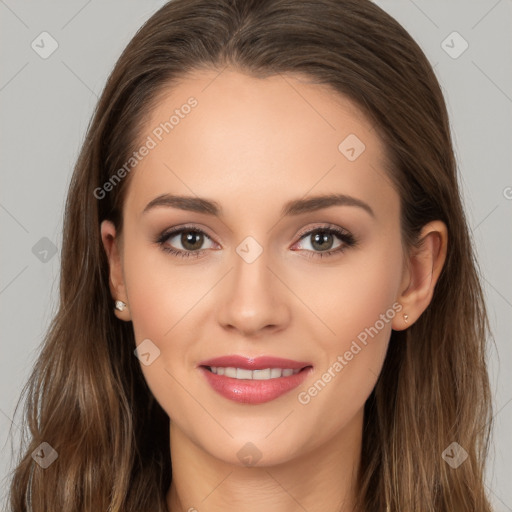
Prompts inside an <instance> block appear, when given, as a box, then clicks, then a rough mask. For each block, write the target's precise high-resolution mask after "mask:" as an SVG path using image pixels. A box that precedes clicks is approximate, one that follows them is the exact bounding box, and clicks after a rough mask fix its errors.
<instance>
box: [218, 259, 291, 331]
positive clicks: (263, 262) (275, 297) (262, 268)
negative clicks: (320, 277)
mask: <svg viewBox="0 0 512 512" xmlns="http://www.w3.org/2000/svg"><path fill="white" fill-rule="evenodd" d="M276 274H278V272H276V270H275V269H273V268H269V261H268V257H267V253H266V251H265V250H264V251H263V253H262V254H261V255H260V256H259V257H258V258H257V259H256V260H255V261H253V262H251V263H248V262H247V261H245V260H244V259H243V258H241V257H239V256H238V254H236V253H235V254H234V257H233V269H232V270H231V272H229V274H228V276H226V279H225V280H223V281H224V283H223V288H222V290H221V297H219V299H220V302H219V307H218V310H217V319H218V322H219V324H220V325H221V326H222V327H223V328H224V329H226V330H231V331H237V332H238V333H239V334H241V335H243V336H251V337H254V336H258V335H259V334H261V335H265V334H267V335H268V334H269V333H270V332H277V331H280V330H282V329H285V328H286V326H287V325H288V324H289V322H290V316H291V315H290V308H289V304H288V302H287V297H288V298H289V293H290V292H289V291H288V290H287V289H286V287H285V285H283V283H282V282H281V280H280V279H279V278H278V277H276Z"/></svg>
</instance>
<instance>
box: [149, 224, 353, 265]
mask: <svg viewBox="0 0 512 512" xmlns="http://www.w3.org/2000/svg"><path fill="white" fill-rule="evenodd" d="M184 232H190V233H199V234H202V235H204V236H206V237H207V238H210V237H209V236H208V235H207V234H206V233H205V232H204V231H203V230H202V229H198V228H196V227H194V226H184V227H180V228H178V229H171V230H169V231H164V232H163V233H162V234H161V235H160V236H159V237H158V238H157V240H156V243H157V244H158V245H159V246H160V248H161V249H162V250H163V251H164V252H166V253H169V254H172V255H173V256H177V257H178V258H191V257H192V258H198V257H200V256H201V255H202V254H203V253H204V252H205V251H207V250H208V249H200V250H198V251H182V250H181V249H174V248H172V247H166V246H165V242H166V241H167V240H169V238H172V237H173V236H175V235H178V234H180V233H184ZM315 233H328V234H333V235H336V236H337V237H338V238H339V239H340V241H341V242H343V244H342V245H340V246H339V247H337V248H336V249H331V250H329V251H310V250H306V251H305V252H306V253H307V257H308V258H325V257H332V256H335V255H336V254H338V253H339V254H341V253H342V252H344V251H345V250H346V249H348V248H350V247H355V246H356V245H357V240H356V239H355V237H354V236H353V235H352V234H351V233H349V232H348V231H345V230H343V229H340V228H337V227H331V226H319V227H316V228H314V229H311V230H309V231H306V232H305V233H302V234H301V235H299V241H300V240H302V239H304V238H307V237H308V236H311V235H313V234H315ZM210 239H211V238H210Z"/></svg>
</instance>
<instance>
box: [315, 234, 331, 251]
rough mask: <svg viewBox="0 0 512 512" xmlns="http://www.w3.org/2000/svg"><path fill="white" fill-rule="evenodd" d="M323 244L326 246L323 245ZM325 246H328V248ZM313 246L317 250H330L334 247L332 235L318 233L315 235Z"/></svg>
mask: <svg viewBox="0 0 512 512" xmlns="http://www.w3.org/2000/svg"><path fill="white" fill-rule="evenodd" d="M329 242H331V243H329ZM322 243H323V244H324V245H321V244H322ZM325 244H327V246H326V245H325ZM312 245H313V247H315V248H316V249H329V248H330V247H331V246H332V234H331V233H327V232H325V231H321V232H317V233H316V234H314V235H313V244H312ZM316 245H318V247H316Z"/></svg>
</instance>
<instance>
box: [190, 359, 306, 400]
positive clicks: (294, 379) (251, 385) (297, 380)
mask: <svg viewBox="0 0 512 512" xmlns="http://www.w3.org/2000/svg"><path fill="white" fill-rule="evenodd" d="M312 369H313V368H312V367H311V366H308V367H306V368H304V369H303V370H301V371H300V372H299V373H296V374H295V375H290V376H289V377H278V378H275V379H268V380H249V379H247V380H243V379H233V378H232V377H226V376H224V375H217V374H216V373H212V372H211V371H210V370H207V369H206V368H205V367H204V366H200V367H199V370H201V372H202V373H203V375H204V376H205V377H206V380H207V381H208V384H210V386H211V387H212V388H213V389H214V390H215V391H217V393H219V394H220V395H222V396H223V397H224V398H227V399H229V400H233V401H235V402H240V403H242V404H262V403H265V402H270V401H271V400H275V399H276V398H278V397H280V396H281V395H284V394H285V393H288V391H291V390H292V389H295V388H296V387H297V386H299V385H300V384H302V383H303V382H304V380H305V379H306V377H307V376H308V374H309V373H310V371H311V370H312Z"/></svg>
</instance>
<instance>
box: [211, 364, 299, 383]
mask: <svg viewBox="0 0 512 512" xmlns="http://www.w3.org/2000/svg"><path fill="white" fill-rule="evenodd" d="M209 368H210V371H211V372H212V373H216V374H217V375H225V376H226V377H231V378H233V379H240V380H269V379H278V378H279V377H289V376H290V375H295V374H297V373H299V372H300V368H298V369H296V370H292V369H291V368H284V369H282V368H265V369H264V370H246V369H245V368H233V367H228V368H225V367H223V366H210V367H209Z"/></svg>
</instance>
